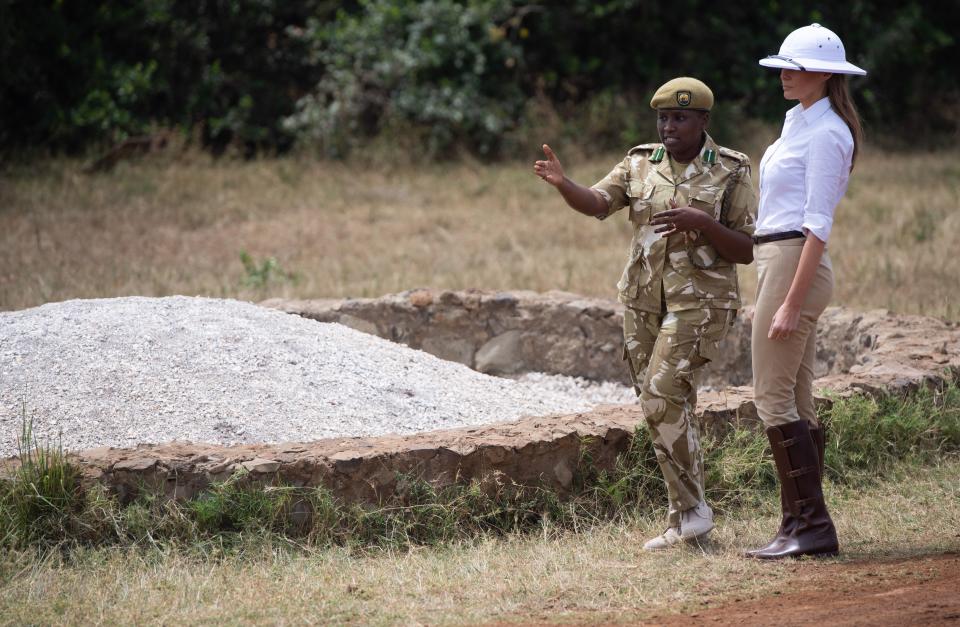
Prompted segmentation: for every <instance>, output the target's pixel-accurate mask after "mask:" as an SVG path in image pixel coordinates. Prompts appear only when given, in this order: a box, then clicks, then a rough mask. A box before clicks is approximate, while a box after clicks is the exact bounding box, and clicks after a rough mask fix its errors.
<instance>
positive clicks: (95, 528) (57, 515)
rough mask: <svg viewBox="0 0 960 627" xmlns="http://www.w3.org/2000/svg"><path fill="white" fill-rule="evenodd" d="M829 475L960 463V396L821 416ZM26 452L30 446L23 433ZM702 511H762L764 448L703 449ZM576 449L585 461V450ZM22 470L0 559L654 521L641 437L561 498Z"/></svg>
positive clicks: (1, 526)
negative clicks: (187, 490) (352, 495)
mask: <svg viewBox="0 0 960 627" xmlns="http://www.w3.org/2000/svg"><path fill="white" fill-rule="evenodd" d="M822 419H823V421H824V423H825V424H826V425H827V429H828V433H829V434H830V435H829V439H828V449H827V458H826V463H827V468H828V476H829V478H830V479H832V481H833V482H835V483H836V484H837V485H839V486H857V485H867V484H869V483H870V482H873V481H876V480H878V479H882V478H883V477H885V476H887V475H889V474H890V473H891V472H893V470H894V469H896V468H902V467H903V466H904V465H908V466H910V465H913V466H924V465H929V464H932V463H935V462H937V461H938V460H940V459H943V458H945V457H949V456H956V455H957V453H958V452H960V388H958V387H957V386H956V385H955V384H951V385H947V386H945V387H943V388H941V389H936V390H933V389H922V390H920V391H919V392H917V393H915V394H914V395H912V396H910V397H908V398H893V397H888V398H880V399H871V398H860V397H855V398H850V399H844V400H839V401H837V402H836V403H835V404H834V405H833V407H832V408H831V410H830V411H829V412H828V413H825V414H824V415H823V416H822ZM23 441H24V442H31V439H30V434H29V425H28V424H26V423H25V426H24V438H23ZM704 449H705V451H706V468H707V473H708V474H707V489H708V500H709V502H710V503H711V504H712V505H713V506H714V508H715V509H716V510H717V511H718V512H721V513H731V512H736V511H740V510H746V509H752V508H756V507H762V506H763V504H764V503H766V502H768V501H769V500H770V498H771V495H772V494H773V493H774V491H775V490H776V479H775V475H774V472H773V469H772V466H771V464H770V462H769V459H768V454H767V451H766V438H765V437H764V436H763V435H762V434H761V433H757V432H753V431H749V430H742V429H741V430H735V431H732V432H730V433H728V434H727V435H726V436H724V437H723V438H721V439H713V438H706V439H705V441H704ZM583 450H584V451H586V450H588V448H587V447H584V449H583ZM21 457H22V460H23V464H22V465H21V466H20V467H19V469H18V470H16V472H15V473H14V474H13V476H12V477H10V478H8V479H6V480H3V481H0V538H2V546H3V547H5V548H21V549H22V548H25V547H31V546H32V547H39V548H43V547H52V546H59V547H63V546H65V545H76V546H94V545H109V546H133V547H136V546H152V547H169V546H183V545H195V546H217V547H221V548H224V547H225V548H227V549H229V548H230V547H238V546H244V545H245V544H246V543H247V542H248V541H249V540H250V538H259V539H261V540H262V539H263V538H267V537H270V538H274V539H275V540H276V541H279V542H281V543H284V542H290V543H293V544H296V545H305V546H312V547H330V546H345V547H349V548H351V549H363V550H365V549H369V548H372V547H379V548H392V549H407V548H410V547H415V546H424V545H441V544H444V543H450V542H455V541H461V540H470V539H476V538H479V537H485V536H491V535H493V536H504V535H509V534H515V533H528V532H539V531H541V530H542V529H544V528H545V526H549V527H550V528H552V529H558V530H582V529H585V528H590V527H591V526H595V525H597V524H603V523H605V522H609V521H617V520H626V519H630V518H633V517H636V516H641V517H642V516H656V515H659V514H661V513H662V509H661V508H662V507H663V504H664V503H665V493H664V486H663V483H662V480H661V479H660V473H659V469H658V468H657V465H656V459H655V457H654V455H653V451H652V447H651V446H650V442H649V437H648V434H647V431H646V430H645V429H639V430H638V431H637V432H636V434H635V437H634V438H633V440H632V443H631V446H630V448H629V449H628V450H627V451H626V452H625V453H623V454H622V455H621V456H620V457H619V458H618V460H617V463H616V466H615V468H613V469H611V470H607V471H598V470H597V469H596V468H595V467H594V465H593V464H592V462H591V460H590V459H589V457H587V456H584V457H583V458H582V459H581V460H580V463H579V465H578V468H577V471H576V473H575V487H574V490H573V494H572V496H570V497H569V498H564V499H561V498H560V496H559V495H557V494H556V493H555V492H553V491H551V490H549V489H545V488H537V487H522V486H517V485H513V484H510V483H507V482H502V481H501V482H499V483H498V482H496V481H493V482H491V481H489V480H488V481H486V482H485V483H480V482H478V481H471V482H469V483H465V484H456V485H453V486H449V487H444V488H437V487H435V486H433V485H431V484H430V483H428V482H426V481H424V480H421V479H419V478H417V477H400V479H401V481H400V482H399V488H398V489H397V491H396V493H395V494H393V495H392V496H391V497H390V498H389V499H387V500H385V501H384V502H382V503H380V504H378V505H357V504H349V503H343V502H340V501H338V500H337V499H335V498H334V497H333V496H332V495H331V493H330V492H329V491H328V490H326V489H324V488H322V487H314V488H305V487H293V486H285V485H269V486H264V485H262V484H260V483H257V482H254V481H251V480H250V478H249V476H247V475H245V474H236V475H234V476H233V477H231V478H230V479H229V480H227V481H226V482H223V483H219V484H215V485H213V486H212V487H211V488H210V489H209V490H208V491H207V492H206V493H204V494H202V495H200V496H198V497H196V498H194V499H192V500H187V501H184V502H178V501H172V500H169V499H166V498H163V497H161V496H159V495H157V494H156V493H155V492H151V491H150V490H147V489H144V490H141V492H140V494H139V496H138V497H137V498H136V499H135V500H134V501H133V502H131V503H128V504H121V503H120V502H119V501H118V500H117V499H116V498H114V497H113V496H111V495H109V494H107V493H106V492H105V491H104V490H103V489H102V488H100V487H96V486H95V487H93V488H91V489H87V490H81V489H80V483H79V475H78V472H77V470H76V468H75V467H73V466H72V465H71V464H70V463H69V462H68V460H67V459H66V458H65V457H64V455H63V453H62V451H60V449H59V448H58V447H50V446H47V447H39V446H36V443H34V445H33V446H30V447H23V448H22V449H21Z"/></svg>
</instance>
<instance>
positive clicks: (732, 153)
mask: <svg viewBox="0 0 960 627" xmlns="http://www.w3.org/2000/svg"><path fill="white" fill-rule="evenodd" d="M719 150H720V156H721V157H727V158H728V159H733V160H734V161H737V162H738V163H740V164H742V165H748V166H749V165H750V157H748V156H747V155H745V154H744V153H742V152H739V151H736V150H731V149H730V148H724V147H723V146H720V147H719Z"/></svg>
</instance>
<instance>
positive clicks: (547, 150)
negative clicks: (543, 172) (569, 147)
mask: <svg viewBox="0 0 960 627" xmlns="http://www.w3.org/2000/svg"><path fill="white" fill-rule="evenodd" d="M543 154H545V155H547V159H550V160H551V161H559V159H557V155H555V154H553V151H552V150H550V146H548V145H546V144H544V145H543Z"/></svg>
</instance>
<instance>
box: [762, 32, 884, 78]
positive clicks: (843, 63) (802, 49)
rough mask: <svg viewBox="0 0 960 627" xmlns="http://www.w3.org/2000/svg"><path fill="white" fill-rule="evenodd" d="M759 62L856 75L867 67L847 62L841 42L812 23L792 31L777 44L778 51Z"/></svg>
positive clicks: (767, 65)
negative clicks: (778, 52) (778, 45)
mask: <svg viewBox="0 0 960 627" xmlns="http://www.w3.org/2000/svg"><path fill="white" fill-rule="evenodd" d="M760 65H762V66H764V67H772V68H778V69H785V70H802V71H805V72H833V73H834V74H859V75H860V76H863V75H865V74H866V73H867V71H866V70H864V69H862V68H859V67H857V66H855V65H854V64H852V63H848V62H847V53H846V51H845V50H844V48H843V42H842V41H840V38H839V37H837V34H836V33H835V32H833V31H832V30H830V29H829V28H824V27H823V26H820V25H819V24H811V25H810V26H804V27H803V28H798V29H797V30H795V31H793V32H792V33H790V34H789V35H787V38H786V39H784V40H783V44H781V45H780V54H772V55H770V56H768V57H766V58H765V59H760Z"/></svg>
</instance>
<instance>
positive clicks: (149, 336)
mask: <svg viewBox="0 0 960 627" xmlns="http://www.w3.org/2000/svg"><path fill="white" fill-rule="evenodd" d="M610 385H611V384H603V385H599V386H597V385H594V386H591V385H590V384H588V383H587V382H584V381H583V380H579V379H571V378H569V377H545V376H544V375H539V376H536V375H528V376H527V377H526V378H525V379H523V380H509V379H500V378H496V377H490V376H487V375H483V374H480V373H478V372H474V371H473V370H470V369H469V368H467V367H466V366H463V365H460V364H456V363H452V362H448V361H443V360H441V359H437V358H436V357H433V356H431V355H429V354H427V353H424V352H421V351H417V350H413V349H410V348H407V347H405V346H402V345H398V344H394V343H392V342H389V341H386V340H383V339H380V338H377V337H373V336H371V335H366V334H363V333H360V332H357V331H354V330H352V329H349V328H347V327H344V326H341V325H337V324H325V323H319V322H314V321H311V320H306V319H303V318H300V317H298V316H293V315H289V314H285V313H282V312H279V311H274V310H271V309H266V308H262V307H258V306H256V305H252V304H250V303H243V302H239V301H231V300H214V299H206V298H189V297H171V298H115V299H104V300H75V301H67V302H62V303H51V304H47V305H43V306H41V307H37V308H34V309H28V310H24V311H16V312H8V313H0V456H8V455H13V454H16V451H17V437H18V435H19V434H20V430H21V424H22V416H23V414H24V412H25V415H26V417H27V418H28V419H31V420H32V422H33V428H34V432H35V434H36V435H37V437H38V439H39V440H40V441H41V442H49V441H54V442H55V441H56V439H57V437H58V436H59V435H60V434H62V442H63V446H64V448H66V449H69V450H79V449H85V448H92V447H97V446H121V447H130V446H134V445H136V444H138V443H157V442H167V441H171V440H190V441H194V442H209V443H219V444H233V443H249V442H282V441H309V440H314V439H319V438H328V437H337V436H372V435H382V434H387V433H399V434H406V433H414V432H419V431H427V430H433V429H442V428H450V427H459V426H467V425H478V424H489V423H492V422H498V421H506V420H514V419H516V418H519V417H520V416H524V415H526V416H538V415H547V414H551V413H569V412H574V411H582V410H585V409H589V408H590V407H591V406H593V405H595V404H597V403H608V402H634V401H635V398H634V397H633V393H632V392H631V391H629V390H627V389H626V388H622V386H613V388H609V389H606V388H604V386H610ZM586 391H589V392H590V393H585V392H586ZM623 391H626V392H628V393H629V394H628V395H626V396H618V395H621V393H622V392H623ZM621 397H623V398H626V399H627V400H615V399H618V398H621Z"/></svg>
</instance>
